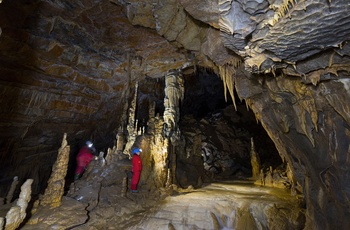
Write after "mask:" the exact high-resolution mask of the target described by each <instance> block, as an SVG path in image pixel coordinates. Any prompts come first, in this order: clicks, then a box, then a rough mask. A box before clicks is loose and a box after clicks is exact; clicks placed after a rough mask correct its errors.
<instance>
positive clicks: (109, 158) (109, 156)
mask: <svg viewBox="0 0 350 230" xmlns="http://www.w3.org/2000/svg"><path fill="white" fill-rule="evenodd" d="M113 150H115V147H113V149H111V148H108V149H107V155H106V164H107V165H110V164H111V163H112V161H113V153H114V151H113ZM115 152H116V151H115Z"/></svg>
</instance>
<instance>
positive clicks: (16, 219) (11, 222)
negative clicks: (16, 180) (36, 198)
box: [5, 179, 33, 230]
mask: <svg viewBox="0 0 350 230" xmlns="http://www.w3.org/2000/svg"><path fill="white" fill-rule="evenodd" d="M32 183H33V180H32V179H28V180H26V182H25V183H24V184H23V185H22V186H21V193H20V195H19V198H18V200H17V202H16V205H14V206H12V207H11V208H10V210H9V211H8V212H7V214H6V218H5V220H6V224H5V230H15V229H17V228H18V227H19V225H20V224H21V223H22V222H23V220H24V218H25V217H26V215H27V212H26V211H27V207H28V203H29V201H30V199H31V193H32V188H31V185H32Z"/></svg>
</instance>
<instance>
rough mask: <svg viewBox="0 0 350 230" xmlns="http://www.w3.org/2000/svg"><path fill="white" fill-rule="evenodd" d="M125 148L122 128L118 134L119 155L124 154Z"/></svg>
mask: <svg viewBox="0 0 350 230" xmlns="http://www.w3.org/2000/svg"><path fill="white" fill-rule="evenodd" d="M123 148H124V133H123V130H122V128H121V127H120V128H119V129H118V134H117V153H118V154H120V153H122V152H123Z"/></svg>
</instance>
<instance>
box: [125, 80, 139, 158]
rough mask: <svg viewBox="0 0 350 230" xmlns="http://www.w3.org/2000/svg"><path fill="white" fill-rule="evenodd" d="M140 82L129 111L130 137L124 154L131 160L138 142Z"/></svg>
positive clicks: (128, 127)
mask: <svg viewBox="0 0 350 230" xmlns="http://www.w3.org/2000/svg"><path fill="white" fill-rule="evenodd" d="M138 86H139V84H138V82H136V85H135V94H134V98H133V100H132V102H131V106H130V109H129V122H128V125H127V130H128V137H127V142H126V144H125V148H124V152H123V153H124V154H125V155H129V157H130V158H131V157H132V155H131V153H130V149H131V147H132V146H133V144H134V143H135V140H136V136H137V129H136V127H137V124H135V122H136V121H135V111H136V101H137V90H138Z"/></svg>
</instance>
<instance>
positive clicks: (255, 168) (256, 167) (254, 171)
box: [250, 138, 261, 178]
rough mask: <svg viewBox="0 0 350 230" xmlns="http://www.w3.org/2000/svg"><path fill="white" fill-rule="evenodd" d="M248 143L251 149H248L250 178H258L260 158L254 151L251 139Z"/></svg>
mask: <svg viewBox="0 0 350 230" xmlns="http://www.w3.org/2000/svg"><path fill="white" fill-rule="evenodd" d="M250 143H251V148H250V157H251V158H250V160H251V164H252V177H253V178H258V177H259V174H260V169H261V165H260V158H259V155H258V153H257V152H256V151H255V146H254V140H253V138H250Z"/></svg>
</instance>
